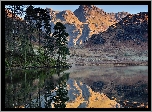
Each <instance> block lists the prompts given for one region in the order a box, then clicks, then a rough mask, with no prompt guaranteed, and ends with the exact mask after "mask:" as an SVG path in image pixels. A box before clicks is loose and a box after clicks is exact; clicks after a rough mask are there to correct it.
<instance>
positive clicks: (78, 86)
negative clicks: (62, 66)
mask: <svg viewBox="0 0 152 112" xmlns="http://www.w3.org/2000/svg"><path fill="white" fill-rule="evenodd" d="M67 85H68V86H67V87H68V97H69V101H68V102H67V103H66V108H116V107H117V108H118V107H120V105H119V104H118V103H117V102H116V101H115V100H110V99H109V98H108V97H107V96H106V95H105V94H103V93H99V92H94V91H92V89H91V88H90V87H89V86H87V85H86V84H83V83H82V82H80V81H76V80H72V79H69V80H68V82H67Z"/></svg>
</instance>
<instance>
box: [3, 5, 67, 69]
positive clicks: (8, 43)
mask: <svg viewBox="0 0 152 112" xmlns="http://www.w3.org/2000/svg"><path fill="white" fill-rule="evenodd" d="M6 7H7V8H6V10H5V67H6V68H12V67H13V68H14V67H15V68H16V67H18V68H31V67H38V68H39V67H53V66H68V64H67V63H66V56H67V55H69V54H70V53H69V49H68V47H67V39H66V38H67V37H68V33H66V32H65V29H66V27H65V26H64V25H63V24H62V23H60V22H57V23H56V25H55V26H54V33H53V34H51V25H50V20H51V18H50V16H49V14H48V13H49V12H47V10H46V9H41V8H34V7H33V6H32V5H29V6H25V5H8V6H6ZM25 7H26V8H25ZM23 13H25V18H24V20H21V19H18V18H17V16H20V17H21V16H23V15H22V14H23ZM36 44H37V45H38V48H35V45H36Z"/></svg>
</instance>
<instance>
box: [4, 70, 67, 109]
mask: <svg viewBox="0 0 152 112" xmlns="http://www.w3.org/2000/svg"><path fill="white" fill-rule="evenodd" d="M61 71H63V70H60V71H58V70H57V69H38V70H7V71H5V108H52V107H55V108H65V102H66V101H68V97H67V93H68V90H67V88H66V86H67V85H66V81H67V80H68V78H69V73H62V74H61V73H60V72H61Z"/></svg>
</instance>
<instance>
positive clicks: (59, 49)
mask: <svg viewBox="0 0 152 112" xmlns="http://www.w3.org/2000/svg"><path fill="white" fill-rule="evenodd" d="M65 29H66V27H65V26H64V25H63V24H62V23H60V22H57V23H56V25H55V26H54V30H55V32H54V33H53V35H52V37H54V38H55V50H56V53H57V54H58V55H57V62H58V63H57V66H60V65H61V64H60V62H61V61H62V62H65V61H66V55H69V49H68V46H67V45H68V43H67V39H66V38H67V37H68V36H69V34H68V33H66V31H65Z"/></svg>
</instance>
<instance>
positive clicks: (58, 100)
mask: <svg viewBox="0 0 152 112" xmlns="http://www.w3.org/2000/svg"><path fill="white" fill-rule="evenodd" d="M68 75H69V74H64V75H63V76H62V77H60V78H59V80H58V86H57V90H56V96H55V97H54V99H53V100H54V107H55V108H65V107H66V105H65V102H66V101H68V100H69V97H67V94H68V90H67V89H66V87H67V85H66V81H67V79H68Z"/></svg>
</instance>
